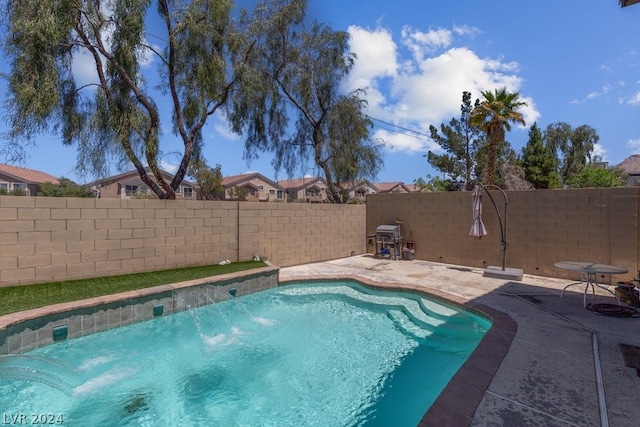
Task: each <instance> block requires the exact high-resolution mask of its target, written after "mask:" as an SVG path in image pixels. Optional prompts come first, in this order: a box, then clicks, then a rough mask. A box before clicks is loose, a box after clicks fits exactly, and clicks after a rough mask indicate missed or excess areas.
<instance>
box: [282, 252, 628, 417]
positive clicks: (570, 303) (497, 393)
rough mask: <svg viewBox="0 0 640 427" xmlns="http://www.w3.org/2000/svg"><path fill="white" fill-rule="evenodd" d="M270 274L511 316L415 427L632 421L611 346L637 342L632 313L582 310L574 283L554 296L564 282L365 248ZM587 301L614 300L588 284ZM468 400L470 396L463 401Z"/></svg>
mask: <svg viewBox="0 0 640 427" xmlns="http://www.w3.org/2000/svg"><path fill="white" fill-rule="evenodd" d="M279 276H280V281H283V282H284V281H288V280H297V279H301V280H304V279H309V278H318V277H353V278H356V279H361V280H363V281H365V282H367V281H372V282H376V283H383V284H386V285H389V286H402V287H412V288H416V289H420V290H423V291H425V292H430V293H434V294H435V295H439V296H447V297H449V298H451V299H452V300H454V301H456V302H460V301H468V302H469V305H470V306H471V307H473V306H476V305H477V306H479V307H482V306H486V307H488V308H489V310H497V311H498V312H500V313H504V314H506V315H508V316H505V317H507V318H508V317H510V318H511V319H513V321H515V323H516V324H517V330H516V328H515V327H513V328H512V329H513V332H514V333H515V335H514V336H513V339H512V340H511V343H510V345H508V343H507V345H506V346H505V347H506V354H505V352H504V351H501V350H500V349H498V348H497V349H496V353H498V354H496V356H495V358H496V360H493V361H491V360H489V361H487V360H480V361H478V355H477V354H474V355H472V357H471V358H470V359H469V361H467V365H468V366H466V371H467V372H466V374H465V375H464V377H461V378H456V377H454V379H455V380H456V381H454V380H452V383H453V384H452V383H450V387H447V389H446V390H445V392H443V395H445V394H446V398H444V399H440V398H439V399H438V401H436V404H434V406H436V405H438V406H439V408H438V410H437V411H430V412H434V413H432V414H427V415H431V417H425V419H423V423H421V425H438V426H448V425H449V426H466V425H471V426H542V425H544V426H558V427H564V426H621V427H624V426H637V425H640V405H638V404H637V402H638V396H640V370H638V371H637V370H636V368H638V369H640V365H637V366H635V367H629V366H627V363H629V360H628V359H629V358H627V361H626V362H625V357H624V356H623V353H622V350H621V346H620V344H625V345H629V346H634V347H640V317H611V316H604V315H600V314H597V313H595V312H593V311H590V310H587V309H585V308H583V306H582V298H583V293H582V290H583V289H584V288H583V287H582V286H575V287H571V288H569V289H568V290H567V291H566V292H565V294H564V297H562V298H560V291H561V290H562V288H564V287H565V286H566V285H568V284H569V283H572V282H571V281H568V280H564V279H555V278H548V277H541V276H532V275H528V274H526V275H524V277H523V279H522V280H521V281H517V282H516V281H508V280H502V279H496V278H489V277H483V270H482V269H480V268H473V267H464V266H456V265H449V264H439V263H435V262H429V261H419V260H412V261H394V260H387V259H375V258H373V257H372V256H368V255H363V256H354V257H349V258H342V259H337V260H333V261H327V262H321V263H314V264H306V265H298V266H294V267H286V268H281V269H280V272H279ZM591 301H592V299H591V296H589V297H588V302H591ZM595 302H597V303H615V299H614V298H613V297H612V296H611V295H610V294H608V293H606V292H605V291H602V290H598V291H596V297H595ZM489 314H490V313H489ZM506 323H509V322H506ZM503 341H504V340H503ZM497 343H498V344H499V345H500V344H504V342H501V341H500V340H498V341H497ZM486 349H487V346H486V345H485V348H484V351H485V352H484V353H483V355H482V356H480V357H487V355H486ZM636 356H637V358H640V353H639V354H637V355H636ZM474 357H475V359H476V360H475V361H472V360H471V359H473V358H474ZM489 358H491V356H489ZM635 360H637V359H635ZM485 362H489V363H485ZM492 363H493V364H494V365H495V366H496V367H497V368H496V370H495V372H492V376H491V377H490V378H488V379H487V381H483V380H482V379H479V380H477V378H479V377H482V376H483V375H486V372H482V371H481V369H482V368H480V370H478V371H477V372H476V374H474V372H473V370H474V367H482V366H485V365H488V366H491V364H492ZM462 369H465V367H463V368H461V370H462ZM462 379H464V381H462V382H461V380H462ZM467 384H468V385H467ZM462 388H464V390H461V389H462ZM465 395H468V397H469V399H468V401H467V400H465V399H464V397H465ZM441 397H443V396H441ZM456 399H457V400H456ZM478 401H479V404H477V406H476V403H477V402H478ZM469 402H476V403H473V406H474V407H472V408H464V407H465V406H468V405H469ZM458 406H459V407H461V409H460V410H458ZM465 414H468V415H465ZM436 420H437V421H436ZM436 423H437V424H436Z"/></svg>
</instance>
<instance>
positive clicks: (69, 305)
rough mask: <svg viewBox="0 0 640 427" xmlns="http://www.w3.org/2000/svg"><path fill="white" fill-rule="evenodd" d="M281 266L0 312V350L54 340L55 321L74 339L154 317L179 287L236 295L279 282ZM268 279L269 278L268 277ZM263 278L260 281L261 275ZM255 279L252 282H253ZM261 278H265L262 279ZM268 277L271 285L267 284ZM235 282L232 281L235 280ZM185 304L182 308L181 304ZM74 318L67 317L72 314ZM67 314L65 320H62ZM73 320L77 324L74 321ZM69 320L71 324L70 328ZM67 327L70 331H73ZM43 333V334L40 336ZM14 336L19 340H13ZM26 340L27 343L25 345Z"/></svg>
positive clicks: (29, 347)
mask: <svg viewBox="0 0 640 427" xmlns="http://www.w3.org/2000/svg"><path fill="white" fill-rule="evenodd" d="M279 269H280V267H277V266H273V265H271V264H267V267H261V268H254V269H250V270H242V271H237V272H233V273H227V274H220V275H216V276H209V277H203V278H200V279H193V280H186V281H182V282H176V283H172V284H166V285H159V286H153V287H148V288H141V289H137V290H132V291H126V292H120V293H115V294H108V295H103V296H98V297H92V298H86V299H83V300H77V301H71V302H64V303H58V304H50V305H46V306H42V307H38V308H34V309H30V310H23V311H17V312H14V313H9V314H5V315H2V316H0V355H3V354H13V353H14V352H12V351H11V349H15V350H17V351H16V353H22V352H24V351H30V350H33V349H35V348H38V347H42V346H45V345H50V344H53V343H54V341H55V337H54V336H52V335H55V333H54V331H53V330H54V329H55V328H57V327H58V326H60V325H62V326H67V328H65V329H66V330H65V332H64V337H63V339H66V338H67V337H68V338H77V337H79V336H83V335H85V334H91V333H95V332H102V331H104V330H106V329H111V328H113V327H120V326H125V325H127V324H130V323H136V322H140V321H145V320H150V319H152V318H153V317H155V316H156V314H155V312H154V305H156V304H158V303H159V302H160V300H161V299H162V298H164V297H163V296H166V295H173V294H176V293H179V292H185V291H186V292H188V291H189V290H190V289H195V288H199V287H204V286H210V285H211V286H216V287H231V285H234V287H235V288H238V289H237V291H238V293H237V296H242V295H244V294H247V293H252V292H255V291H258V290H262V289H263V288H265V287H275V286H277V285H278V271H279ZM269 278H271V279H269ZM260 279H264V280H260ZM252 281H253V282H255V281H258V282H256V283H252ZM262 282H264V283H262ZM269 282H271V283H272V284H271V285H269ZM235 284H237V286H236V285H235ZM160 305H162V306H163V307H162V310H161V311H162V313H161V314H160V315H162V314H163V313H166V314H171V313H173V312H175V311H179V310H178V308H176V307H173V306H171V307H166V309H165V307H164V304H160ZM133 306H139V307H140V310H130V312H129V313H128V314H127V315H126V316H122V317H120V314H117V315H115V316H113V317H114V318H115V319H114V320H115V321H114V322H111V316H110V314H109V312H110V311H117V310H119V309H122V307H129V308H131V307H133ZM186 308H187V307H184V308H182V309H186ZM99 311H102V312H103V313H102V314H101V316H102V318H103V319H105V318H106V319H107V320H108V322H107V323H106V324H102V325H100V326H98V325H97V321H95V318H94V319H93V321H90V322H88V325H89V326H87V328H86V329H85V328H84V326H83V324H82V323H83V322H84V318H85V317H92V316H93V317H95V316H97V315H98V312H99ZM73 317H75V318H76V319H75V320H74V321H73V322H72V321H71V318H73ZM65 319H66V322H65V321H64V320H65ZM78 319H81V320H80V323H81V325H80V326H79V325H78ZM72 325H73V327H72ZM72 329H73V330H74V332H73V333H72ZM42 336H44V338H42ZM14 340H19V342H20V343H21V344H18V343H17V341H14ZM25 343H26V344H25Z"/></svg>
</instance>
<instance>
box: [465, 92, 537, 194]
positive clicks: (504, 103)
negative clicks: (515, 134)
mask: <svg viewBox="0 0 640 427" xmlns="http://www.w3.org/2000/svg"><path fill="white" fill-rule="evenodd" d="M481 93H482V96H483V97H484V100H483V101H482V102H480V104H478V105H477V106H476V107H475V108H474V109H473V111H472V112H471V124H472V125H473V126H477V127H479V128H481V129H483V130H484V131H485V132H486V134H487V139H488V146H487V180H486V183H487V184H495V180H494V176H495V171H496V154H497V152H498V148H499V145H500V144H502V143H504V142H505V134H506V132H508V131H510V130H511V123H520V124H522V125H524V124H525V121H524V118H523V117H522V114H521V113H519V112H518V111H517V110H518V108H521V107H524V106H526V105H527V104H526V103H525V102H524V101H520V94H519V93H517V92H516V93H510V92H507V89H506V88H502V89H495V90H494V91H493V92H491V91H483V92H481Z"/></svg>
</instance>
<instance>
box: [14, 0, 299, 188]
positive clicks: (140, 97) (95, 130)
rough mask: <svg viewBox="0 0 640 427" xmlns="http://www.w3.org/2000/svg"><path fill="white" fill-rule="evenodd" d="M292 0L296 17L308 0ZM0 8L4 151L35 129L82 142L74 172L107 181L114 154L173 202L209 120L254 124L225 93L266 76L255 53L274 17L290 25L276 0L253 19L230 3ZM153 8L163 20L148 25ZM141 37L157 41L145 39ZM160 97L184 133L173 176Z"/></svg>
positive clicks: (52, 3)
mask: <svg viewBox="0 0 640 427" xmlns="http://www.w3.org/2000/svg"><path fill="white" fill-rule="evenodd" d="M291 3H292V4H294V3H297V4H300V6H298V5H295V8H294V9H295V10H296V11H298V9H300V16H302V15H303V13H304V12H303V11H304V9H305V7H306V1H304V0H299V1H296V0H292V1H291ZM2 7H3V15H4V16H3V18H4V19H3V23H4V28H3V30H4V31H3V33H4V34H6V35H7V37H5V39H4V47H5V52H6V57H7V58H8V60H9V73H8V81H9V85H8V88H9V99H8V100H7V103H6V106H7V111H8V115H7V120H8V123H9V125H10V131H9V132H8V134H7V135H6V136H7V139H8V141H9V145H8V146H9V147H10V148H9V149H10V150H14V152H20V150H21V149H22V147H23V146H24V144H25V143H28V142H30V141H33V138H34V137H35V136H36V135H37V134H40V133H45V132H53V133H58V134H59V135H60V136H61V138H62V141H63V143H64V144H65V145H75V146H76V147H77V148H78V164H77V169H78V173H80V174H82V173H89V174H92V175H94V176H97V177H103V176H105V175H107V174H108V166H109V165H110V164H111V163H112V162H116V163H117V164H118V165H119V169H125V168H127V167H128V166H129V165H131V164H132V165H133V166H134V167H135V169H136V170H137V171H138V173H139V175H140V178H141V179H142V181H143V182H144V183H145V184H146V185H147V186H148V187H149V188H150V189H151V190H152V191H153V192H154V193H155V194H156V195H157V196H158V197H160V198H175V190H176V189H177V188H178V186H179V185H180V183H181V182H182V180H183V178H184V176H185V174H186V172H187V168H188V166H189V163H190V162H191V159H192V155H193V153H194V151H197V150H199V149H201V146H202V145H203V138H202V128H203V126H204V125H205V123H206V122H207V119H208V118H209V117H210V116H212V115H213V114H215V113H216V112H218V111H221V110H225V113H226V114H233V115H234V116H235V117H236V119H237V120H238V119H244V120H246V121H250V120H251V118H250V117H247V114H248V113H249V112H248V111H233V112H232V111H231V108H232V107H233V106H236V105H243V103H242V102H241V103H238V102H233V98H234V97H235V96H245V95H246V94H247V93H248V92H250V90H249V89H246V87H247V86H250V87H255V86H256V85H259V84H261V83H262V82H261V81H253V80H251V78H255V77H256V73H252V72H250V70H251V67H253V65H254V60H255V59H256V57H255V56H254V52H256V51H257V50H258V49H257V47H258V45H259V43H260V40H264V38H263V36H264V32H265V31H268V30H269V29H270V28H271V23H274V22H279V23H282V24H283V25H286V23H287V22H290V21H289V20H287V19H286V17H285V18H283V17H282V14H287V13H289V11H291V10H292V9H291V7H290V5H289V4H288V3H286V2H283V1H274V2H269V3H260V5H259V6H258V7H257V9H256V10H257V12H256V15H257V17H258V18H259V19H260V21H256V20H254V19H253V18H255V17H256V16H255V15H250V14H249V13H247V12H245V11H242V12H241V13H237V14H236V13H235V11H234V10H233V3H232V1H231V0H193V1H186V0H185V1H181V0H175V1H174V0H171V1H170V0H157V1H156V2H150V1H148V0H114V1H112V2H102V1H95V2H94V1H79V0H21V1H7V2H3V6H2ZM154 11H155V13H157V17H158V18H159V22H160V23H161V25H160V26H159V27H154V28H153V29H151V30H148V29H147V27H146V25H147V22H150V21H151V20H152V19H151V18H152V14H153V13H154ZM234 17H238V19H235V18H234ZM298 19H301V18H298ZM155 21H158V20H155ZM282 30H286V28H285V27H282ZM149 33H153V34H154V35H156V36H157V37H158V36H159V37H158V38H157V39H158V40H164V46H162V47H160V48H156V47H154V46H151V45H150V43H148V42H147V41H146V34H149ZM80 55H81V60H82V61H83V62H87V61H88V62H91V63H92V65H93V68H94V71H95V81H93V82H91V83H89V84H88V85H86V86H83V87H78V80H77V79H76V75H75V71H74V67H73V63H74V60H76V59H77V58H78V57H79V56H80ZM149 57H153V58H154V59H155V62H156V64H157V67H158V75H157V78H158V80H159V83H158V88H156V89H159V90H160V91H161V92H160V93H159V94H158V92H155V91H154V88H153V87H151V85H149V84H148V83H147V80H146V78H145V77H146V76H145V73H143V68H144V62H145V61H147V60H148V58H149ZM288 59H289V58H288V57H287V60H288ZM154 97H155V98H156V99H154ZM160 97H162V98H165V97H168V99H169V104H170V105H171V110H172V123H173V129H172V130H173V133H174V134H175V135H177V136H178V137H179V138H180V140H181V141H182V148H181V156H180V164H179V166H178V169H177V172H176V174H175V176H174V178H173V180H172V181H171V182H170V183H167V182H165V181H164V180H163V179H162V176H161V175H160V168H159V166H158V163H159V159H160V158H161V157H162V150H161V146H160V139H161V130H162V127H161V114H160V111H159V109H158V104H159V101H158V100H157V98H160ZM262 125H264V123H262V122H261V123H259V124H256V125H255V126H257V127H258V126H262ZM145 165H146V166H148V168H149V170H150V171H151V174H148V173H147V171H146V170H145ZM129 167H130V166H129Z"/></svg>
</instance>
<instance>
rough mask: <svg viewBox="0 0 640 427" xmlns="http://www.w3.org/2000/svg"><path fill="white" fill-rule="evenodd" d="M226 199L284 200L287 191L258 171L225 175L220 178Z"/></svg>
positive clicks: (251, 200)
mask: <svg viewBox="0 0 640 427" xmlns="http://www.w3.org/2000/svg"><path fill="white" fill-rule="evenodd" d="M222 185H223V186H224V189H225V191H224V195H225V199H226V200H246V201H248V202H286V201H287V192H286V191H285V189H284V188H282V186H280V185H278V183H276V182H274V181H272V180H270V179H269V178H267V177H266V176H264V175H262V174H260V173H258V172H252V173H245V174H242V175H233V176H227V177H225V178H223V179H222Z"/></svg>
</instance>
